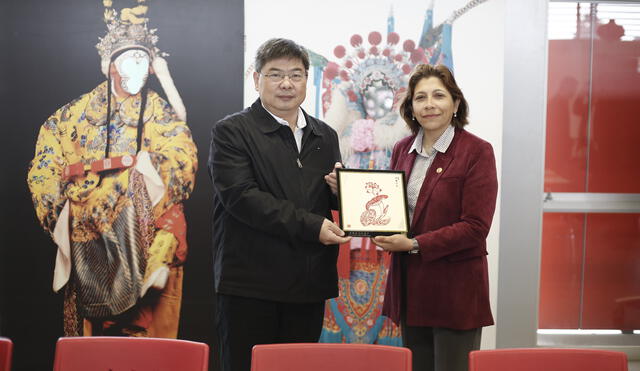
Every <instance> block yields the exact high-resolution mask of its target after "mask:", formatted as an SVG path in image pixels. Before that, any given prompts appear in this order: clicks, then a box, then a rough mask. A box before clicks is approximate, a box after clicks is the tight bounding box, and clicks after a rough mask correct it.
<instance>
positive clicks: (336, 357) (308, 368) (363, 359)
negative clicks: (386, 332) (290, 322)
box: [251, 343, 411, 371]
mask: <svg viewBox="0 0 640 371" xmlns="http://www.w3.org/2000/svg"><path fill="white" fill-rule="evenodd" d="M299 370H305V371H327V370H328V371H411V351H410V350H409V349H407V348H402V347H393V346H386V345H371V344H330V343H298V344H268V345H256V346H254V347H253V352H252V355H251V371H299Z"/></svg>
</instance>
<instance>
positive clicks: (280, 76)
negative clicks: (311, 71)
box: [261, 72, 307, 83]
mask: <svg viewBox="0 0 640 371" xmlns="http://www.w3.org/2000/svg"><path fill="white" fill-rule="evenodd" d="M261 75H262V76H264V77H266V78H267V79H269V81H271V82H275V83H278V82H282V81H283V80H284V78H285V77H288V78H289V80H291V81H292V82H301V81H303V80H304V79H305V78H306V77H307V74H306V73H305V72H291V73H284V72H272V73H261Z"/></svg>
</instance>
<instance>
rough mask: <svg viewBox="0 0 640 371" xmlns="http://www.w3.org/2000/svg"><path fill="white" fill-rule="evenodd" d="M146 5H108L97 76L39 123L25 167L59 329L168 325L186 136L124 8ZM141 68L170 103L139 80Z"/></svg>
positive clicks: (163, 77) (179, 249)
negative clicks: (51, 259) (43, 235)
mask: <svg viewBox="0 0 640 371" xmlns="http://www.w3.org/2000/svg"><path fill="white" fill-rule="evenodd" d="M105 4H110V3H107V2H105ZM127 10H128V11H129V12H126V11H127ZM145 13H146V7H145V6H138V7H136V8H134V9H133V10H132V9H123V11H122V14H123V17H122V18H118V17H117V14H116V12H115V11H114V10H113V9H111V8H110V5H109V6H107V12H106V20H107V22H108V29H109V31H108V33H107V34H106V36H105V37H104V38H102V39H101V41H100V43H99V44H98V45H97V48H98V50H99V52H100V56H101V58H102V65H101V67H102V72H103V73H104V74H105V76H106V77H107V81H105V82H103V83H102V84H100V85H98V87H96V88H95V89H93V90H92V91H91V92H89V93H87V94H84V95H82V96H80V97H79V98H77V99H75V100H73V101H72V102H70V103H68V104H66V105H65V106H63V107H62V108H60V109H59V110H58V111H57V112H55V113H54V114H53V115H52V116H51V117H50V118H49V119H48V120H47V121H46V122H45V123H44V125H43V126H42V128H41V130H40V134H39V136H38V140H37V144H36V153H35V157H34V159H33V161H32V162H31V165H30V168H29V174H28V179H27V181H28V184H29V188H30V190H31V193H32V198H33V202H34V206H35V209H36V214H37V216H38V219H39V220H40V223H41V224H42V226H43V228H44V229H45V230H46V231H47V232H49V233H51V235H52V237H53V239H54V241H55V242H56V244H57V245H58V255H57V258H56V269H55V273H54V283H53V286H54V290H55V291H59V290H60V289H62V287H65V304H64V321H65V323H64V325H65V326H64V329H65V335H66V336H74V335H75V336H77V335H130V336H153V337H174V338H175V337H176V336H177V331H178V316H179V312H180V302H181V287H182V264H183V263H184V260H185V258H186V248H187V246H186V238H185V232H186V223H185V220H184V214H183V212H182V201H183V200H184V199H186V198H187V197H188V196H189V194H190V193H191V191H192V190H193V186H194V177H195V172H196V168H197V158H196V147H195V145H194V143H193V141H192V138H191V133H190V131H189V128H188V127H187V126H186V123H185V122H184V120H185V111H184V106H183V105H182V101H181V100H180V97H179V95H178V93H177V91H176V90H175V86H174V85H173V82H172V81H171V77H170V75H169V73H168V69H167V67H166V62H165V61H164V59H162V58H161V57H160V55H161V54H160V51H159V50H158V49H157V48H156V47H155V44H156V41H157V36H155V35H154V34H153V32H152V31H149V30H148V29H147V24H146V18H137V17H136V16H135V15H133V14H137V15H138V16H143V15H144V14H145ZM125 14H126V15H127V17H126V19H125V17H124V15H125ZM150 73H155V74H156V75H157V76H158V79H159V80H160V82H161V84H162V86H163V87H164V89H165V91H166V93H167V96H168V97H169V101H170V102H171V105H170V104H168V103H167V102H166V101H165V100H164V99H162V98H161V97H160V96H159V95H158V94H156V93H155V92H153V91H151V90H148V89H147V88H146V87H145V85H146V81H147V77H148V75H149V74H150ZM174 109H175V110H174Z"/></svg>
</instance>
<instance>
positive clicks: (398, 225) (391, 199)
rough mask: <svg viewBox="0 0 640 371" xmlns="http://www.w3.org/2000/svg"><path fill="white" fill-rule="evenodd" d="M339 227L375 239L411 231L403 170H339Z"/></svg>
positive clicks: (356, 234) (347, 231)
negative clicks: (380, 236)
mask: <svg viewBox="0 0 640 371" xmlns="http://www.w3.org/2000/svg"><path fill="white" fill-rule="evenodd" d="M337 176H338V197H339V201H340V228H341V229H342V230H343V231H344V232H345V233H346V234H347V235H349V236H358V237H372V236H378V235H392V234H397V233H407V232H408V231H409V214H408V210H407V193H406V186H405V179H404V172H403V171H392V170H361V169H337Z"/></svg>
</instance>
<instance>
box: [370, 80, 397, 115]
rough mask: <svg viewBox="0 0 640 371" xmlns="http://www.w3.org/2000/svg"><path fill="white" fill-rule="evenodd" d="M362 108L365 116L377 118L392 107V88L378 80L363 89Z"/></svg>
mask: <svg viewBox="0 0 640 371" xmlns="http://www.w3.org/2000/svg"><path fill="white" fill-rule="evenodd" d="M363 103H364V109H365V111H366V112H367V116H368V117H370V118H372V119H374V120H377V119H380V118H382V117H384V116H385V115H386V114H388V113H389V112H391V110H392V109H393V90H391V88H390V87H389V86H388V85H386V84H384V83H383V82H382V81H380V80H378V81H375V82H373V83H372V84H371V85H370V86H369V87H368V88H367V89H366V90H365V91H364V102H363Z"/></svg>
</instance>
